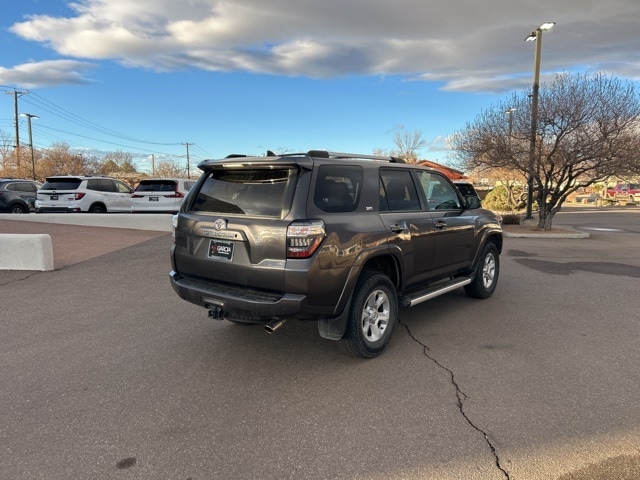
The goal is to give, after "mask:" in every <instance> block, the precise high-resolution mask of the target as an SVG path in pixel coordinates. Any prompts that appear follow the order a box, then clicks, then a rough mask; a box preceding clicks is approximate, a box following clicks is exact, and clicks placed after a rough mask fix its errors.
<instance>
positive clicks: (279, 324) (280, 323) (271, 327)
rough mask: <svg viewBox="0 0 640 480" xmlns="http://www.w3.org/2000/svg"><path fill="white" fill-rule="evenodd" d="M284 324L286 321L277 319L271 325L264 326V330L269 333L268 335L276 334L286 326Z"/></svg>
mask: <svg viewBox="0 0 640 480" xmlns="http://www.w3.org/2000/svg"><path fill="white" fill-rule="evenodd" d="M284 322H286V320H282V319H280V318H276V319H275V320H271V321H270V322H269V323H267V324H266V325H265V326H264V329H265V330H266V331H267V333H276V330H278V329H279V328H280V327H282V326H283V325H284Z"/></svg>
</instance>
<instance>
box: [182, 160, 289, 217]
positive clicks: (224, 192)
mask: <svg viewBox="0 0 640 480" xmlns="http://www.w3.org/2000/svg"><path fill="white" fill-rule="evenodd" d="M296 174H297V170H296V169H295V168H238V169H224V170H222V169H215V170H212V171H211V172H210V173H208V174H207V177H206V180H205V182H204V183H203V184H202V187H201V188H200V191H199V192H198V194H197V195H196V197H195V199H194V201H193V205H192V207H191V209H192V210H193V211H196V212H211V213H221V214H237V215H258V216H269V217H279V216H280V215H281V212H283V211H284V210H288V208H289V206H288V205H285V204H284V202H285V193H286V190H287V188H286V187H287V185H288V184H289V182H290V181H293V180H295V178H296Z"/></svg>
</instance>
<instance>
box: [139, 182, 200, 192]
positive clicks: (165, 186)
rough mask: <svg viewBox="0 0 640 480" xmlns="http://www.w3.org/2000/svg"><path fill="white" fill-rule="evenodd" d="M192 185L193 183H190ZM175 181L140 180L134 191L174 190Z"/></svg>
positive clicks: (175, 186)
mask: <svg viewBox="0 0 640 480" xmlns="http://www.w3.org/2000/svg"><path fill="white" fill-rule="evenodd" d="M192 185H193V184H192ZM177 186H178V185H177V183H176V182H175V181H173V180H142V181H141V182H140V184H139V185H138V186H137V187H136V188H135V191H136V192H175V191H176V188H177Z"/></svg>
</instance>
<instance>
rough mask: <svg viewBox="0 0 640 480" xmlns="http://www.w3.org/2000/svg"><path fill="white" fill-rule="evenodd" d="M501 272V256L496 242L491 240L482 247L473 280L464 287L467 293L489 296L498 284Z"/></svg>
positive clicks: (481, 296)
mask: <svg viewBox="0 0 640 480" xmlns="http://www.w3.org/2000/svg"><path fill="white" fill-rule="evenodd" d="M499 274H500V256H499V254H498V248H497V247H496V245H495V243H493V242H489V243H487V244H485V246H484V248H483V249H482V255H481V257H480V263H479V264H478V268H476V273H475V276H474V278H473V281H472V282H471V283H470V284H469V285H466V286H465V287H464V291H465V292H467V295H469V296H470V297H473V298H489V297H490V296H491V295H492V294H493V292H494V290H495V289H496V285H497V284H498V276H499Z"/></svg>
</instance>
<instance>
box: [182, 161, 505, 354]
mask: <svg viewBox="0 0 640 480" xmlns="http://www.w3.org/2000/svg"><path fill="white" fill-rule="evenodd" d="M198 167H199V168H200V169H201V170H202V171H203V173H202V175H201V176H200V178H199V180H198V182H197V184H196V185H195V187H194V188H193V189H192V190H191V192H190V193H189V195H188V196H187V198H186V199H185V201H184V202H183V204H182V207H181V209H180V212H179V213H178V214H177V215H176V216H175V217H174V245H173V246H172V249H171V264H172V271H171V274H170V277H171V285H172V286H173V289H174V290H175V291H176V293H177V294H178V295H179V296H180V297H181V298H183V299H184V300H187V301H189V302H192V303H194V304H196V305H200V306H202V307H204V308H206V309H207V310H208V311H209V316H210V317H212V318H216V319H226V320H229V321H231V322H236V323H262V324H264V325H265V328H266V329H267V331H269V332H274V331H275V330H277V329H278V328H280V326H281V325H282V324H283V323H284V322H285V321H286V320H288V319H291V318H297V319H300V320H316V321H317V322H318V328H319V332H320V335H321V336H322V337H324V338H328V339H331V340H337V341H338V343H339V345H340V346H341V348H342V349H343V350H345V351H346V352H348V353H351V354H353V355H356V356H360V357H374V356H376V355H377V354H379V353H380V352H381V351H382V350H383V349H384V347H385V346H386V344H387V343H388V341H389V338H390V337H391V334H392V332H393V329H394V326H395V324H396V322H397V313H398V307H399V306H401V307H411V306H414V305H417V304H419V303H421V302H424V301H426V300H429V299H431V298H434V297H436V296H438V295H442V294H444V293H447V292H450V291H452V290H454V289H457V288H460V287H464V289H465V291H466V293H467V294H468V295H469V296H471V297H475V298H487V297H489V296H491V294H492V293H493V292H494V290H495V288H496V284H497V281H498V273H499V265H500V262H499V255H500V252H501V250H502V229H501V225H500V219H499V217H498V216H497V215H495V214H494V213H493V212H491V211H488V210H484V209H482V208H480V200H479V198H478V197H476V196H468V197H466V198H465V197H463V196H462V194H460V192H459V191H458V190H457V189H456V187H455V186H454V185H453V184H452V183H451V181H450V180H449V179H447V178H446V177H445V175H443V174H442V173H440V172H438V171H436V170H432V169H429V168H426V167H421V166H417V165H411V164H407V163H405V162H404V160H402V159H400V158H396V157H380V156H368V155H355V154H346V153H335V152H327V151H318V150H312V151H309V152H307V153H296V154H286V155H275V154H273V153H272V152H268V153H267V156H265V157H247V156H244V155H230V156H228V157H226V158H224V159H221V160H206V161H204V162H202V163H201V164H200V165H198Z"/></svg>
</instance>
